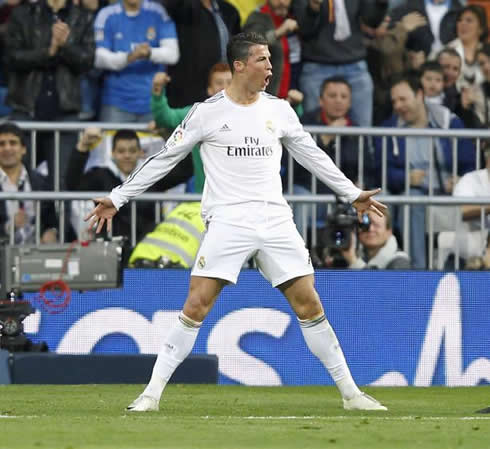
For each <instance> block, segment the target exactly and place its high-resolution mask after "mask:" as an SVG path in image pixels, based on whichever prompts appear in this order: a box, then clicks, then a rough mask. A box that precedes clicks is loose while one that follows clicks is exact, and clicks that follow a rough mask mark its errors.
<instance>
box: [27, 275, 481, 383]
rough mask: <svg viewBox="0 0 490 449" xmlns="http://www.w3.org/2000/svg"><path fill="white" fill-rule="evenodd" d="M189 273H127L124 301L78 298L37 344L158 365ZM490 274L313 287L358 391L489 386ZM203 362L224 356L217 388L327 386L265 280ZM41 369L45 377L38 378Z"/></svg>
mask: <svg viewBox="0 0 490 449" xmlns="http://www.w3.org/2000/svg"><path fill="white" fill-rule="evenodd" d="M188 281H189V271H188V270H178V269H166V270H153V269H152V270H145V269H128V270H126V271H125V275H124V286H123V288H122V289H115V290H102V291H97V292H85V293H76V292H73V294H72V300H71V303H70V304H69V306H68V308H67V309H66V310H65V311H64V312H63V313H59V314H50V313H49V312H47V311H45V310H43V309H42V308H41V307H39V304H38V303H37V302H36V295H35V294H26V295H25V297H26V299H28V300H30V301H32V303H33V305H34V307H37V308H38V310H36V312H35V314H33V315H30V316H28V317H27V318H26V320H25V329H26V332H27V335H28V336H29V338H31V339H32V340H33V341H34V342H41V341H45V342H46V343H47V344H48V346H49V348H50V350H51V351H52V352H54V353H56V354H58V355H65V354H81V355H89V354H90V355H91V356H94V355H99V354H155V353H157V352H158V351H159V349H160V345H161V344H162V340H163V338H164V336H165V335H166V333H167V332H168V331H169V329H170V327H171V326H172V324H173V323H174V321H175V320H176V318H177V315H178V313H179V311H180V310H181V308H182V304H183V302H184V299H185V297H186V295H187V289H188ZM489 281H490V272H458V273H445V272H426V271H420V272H418V271H411V272H396V271H364V270H361V271H346V270H319V271H317V272H316V287H317V289H318V292H319V294H320V297H321V299H322V302H323V305H324V308H325V310H326V313H327V316H328V318H329V320H330V322H331V324H332V326H333V328H334V329H335V330H336V332H337V335H338V338H339V341H340V343H341V345H342V347H343V349H344V352H345V355H346V359H347V361H348V363H349V366H350V367H351V370H352V373H353V376H354V378H355V380H356V381H357V382H358V383H359V384H360V385H380V386H388V385H395V386H405V385H415V386H430V385H446V386H473V385H482V384H488V383H490V344H489V339H488V336H489V335H490V314H489V313H488V304H490V290H489V289H488V285H489ZM193 354H195V355H205V354H207V355H216V356H217V358H218V362H219V379H218V382H219V383H220V384H244V385H311V384H316V385H329V384H331V383H332V381H331V379H330V378H329V377H328V375H327V374H326V372H325V370H324V368H323V366H322V365H321V364H320V362H319V361H318V360H317V359H316V358H314V356H313V355H312V354H311V353H310V352H309V351H308V350H307V347H306V345H305V343H304V340H303V337H302V334H301V330H300V328H299V325H298V324H297V323H296V318H295V316H294V314H293V313H292V312H291V310H290V307H289V305H288V304H287V301H286V300H285V299H284V298H283V297H282V295H281V293H280V292H279V291H278V290H277V289H272V288H271V287H270V285H269V283H268V282H267V281H265V280H264V279H263V278H262V276H261V275H260V274H259V273H258V272H257V271H256V270H244V271H242V273H241V275H240V278H239V280H238V284H237V285H236V286H229V287H226V288H225V289H224V290H223V292H222V294H221V296H220V298H219V299H218V301H217V303H216V305H215V306H214V308H213V309H212V311H211V312H210V314H209V315H208V317H207V318H206V320H205V321H204V323H203V325H202V328H201V329H200V332H199V335H198V338H197V341H196V345H195V347H194V350H193ZM39 369H43V368H42V367H41V366H39Z"/></svg>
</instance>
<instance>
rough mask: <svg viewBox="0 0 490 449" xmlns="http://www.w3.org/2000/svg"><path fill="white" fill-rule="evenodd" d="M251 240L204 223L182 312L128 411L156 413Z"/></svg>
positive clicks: (250, 235)
mask: <svg viewBox="0 0 490 449" xmlns="http://www.w3.org/2000/svg"><path fill="white" fill-rule="evenodd" d="M231 212H233V210H232V211H231ZM255 240H256V232H254V229H253V228H252V229H250V230H248V229H245V230H244V229H243V227H236V226H233V225H231V224H228V223H223V222H221V221H218V220H216V219H214V220H211V221H210V222H209V223H208V229H207V231H206V233H205V235H204V239H203V241H202V243H201V246H200V248H199V251H198V253H197V256H196V263H195V264H194V267H193V268H192V273H191V281H190V285H189V294H188V296H187V299H186V301H185V304H184V307H183V310H182V312H181V314H180V316H179V319H178V320H177V322H176V323H175V325H174V327H173V328H172V330H171V331H170V332H169V334H168V335H167V337H166V338H165V341H164V342H163V346H162V349H161V351H160V353H159V354H158V357H157V360H156V362H155V366H154V367H153V373H152V377H151V379H150V383H149V384H148V386H147V387H146V389H145V391H144V392H143V393H142V394H141V396H139V398H138V399H136V401H134V402H133V403H132V404H131V405H130V406H129V407H128V409H130V410H132V411H148V410H158V403H159V400H160V396H161V394H162V392H163V389H164V388H165V386H166V384H167V382H168V380H169V379H170V376H171V375H172V373H173V372H174V371H175V369H176V368H177V366H178V365H179V364H180V363H181V362H182V361H183V360H184V359H185V358H186V357H187V355H188V354H189V353H190V352H191V351H192V348H193V346H194V343H195V341H196V338H197V334H198V332H199V328H200V327H201V323H202V322H203V320H204V318H205V317H206V315H207V314H208V312H209V311H210V310H211V308H212V307H213V304H214V302H215V301H216V298H217V297H218V295H219V293H220V292H221V290H222V288H223V287H224V286H225V285H226V284H227V283H235V282H236V280H237V278H238V274H239V273H240V270H241V267H242V266H243V263H244V262H245V260H247V259H248V258H249V257H250V254H251V253H253V252H254V251H255V245H256V244H255Z"/></svg>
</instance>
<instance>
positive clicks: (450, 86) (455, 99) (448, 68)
mask: <svg viewBox="0 0 490 449" xmlns="http://www.w3.org/2000/svg"><path fill="white" fill-rule="evenodd" d="M437 62H438V63H439V64H441V67H442V73H443V75H444V97H445V100H446V106H447V107H448V108H449V109H451V111H454V110H455V109H456V106H457V105H458V104H460V103H461V95H460V93H459V90H458V88H457V87H456V82H457V81H458V79H459V76H460V75H461V66H462V59H461V56H460V55H459V53H458V52H457V51H456V50H455V49H454V48H450V47H446V48H444V49H443V50H441V51H440V53H439V54H438V55H437Z"/></svg>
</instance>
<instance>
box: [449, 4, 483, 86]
mask: <svg viewBox="0 0 490 449" xmlns="http://www.w3.org/2000/svg"><path fill="white" fill-rule="evenodd" d="M456 30H457V36H458V37H457V39H455V40H453V41H451V42H449V44H448V46H449V47H451V48H454V49H455V50H456V51H457V52H458V54H459V56H461V62H462V66H461V75H460V77H459V80H458V82H457V84H458V88H459V89H460V90H461V88H463V87H468V86H472V85H474V84H480V83H481V82H482V81H483V75H482V73H481V70H480V67H479V66H478V61H477V58H476V56H477V54H478V50H479V49H480V47H481V45H482V42H484V41H485V40H486V39H487V36H488V26H487V15H486V13H485V10H484V9H483V8H482V7H481V6H479V5H469V6H466V7H465V8H463V9H462V10H461V11H459V13H458V16H457V26H456Z"/></svg>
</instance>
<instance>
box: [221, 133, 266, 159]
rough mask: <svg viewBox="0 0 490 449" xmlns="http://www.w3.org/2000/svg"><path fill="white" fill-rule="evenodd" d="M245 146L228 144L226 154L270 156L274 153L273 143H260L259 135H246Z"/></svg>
mask: <svg viewBox="0 0 490 449" xmlns="http://www.w3.org/2000/svg"><path fill="white" fill-rule="evenodd" d="M243 141H244V144H243V146H239V147H236V146H233V145H228V146H227V150H226V154H227V155H228V156H231V157H253V158H263V159H264V158H269V157H271V156H272V154H273V150H272V146H271V145H260V139H259V138H258V137H248V136H246V137H244V138H243Z"/></svg>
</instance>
